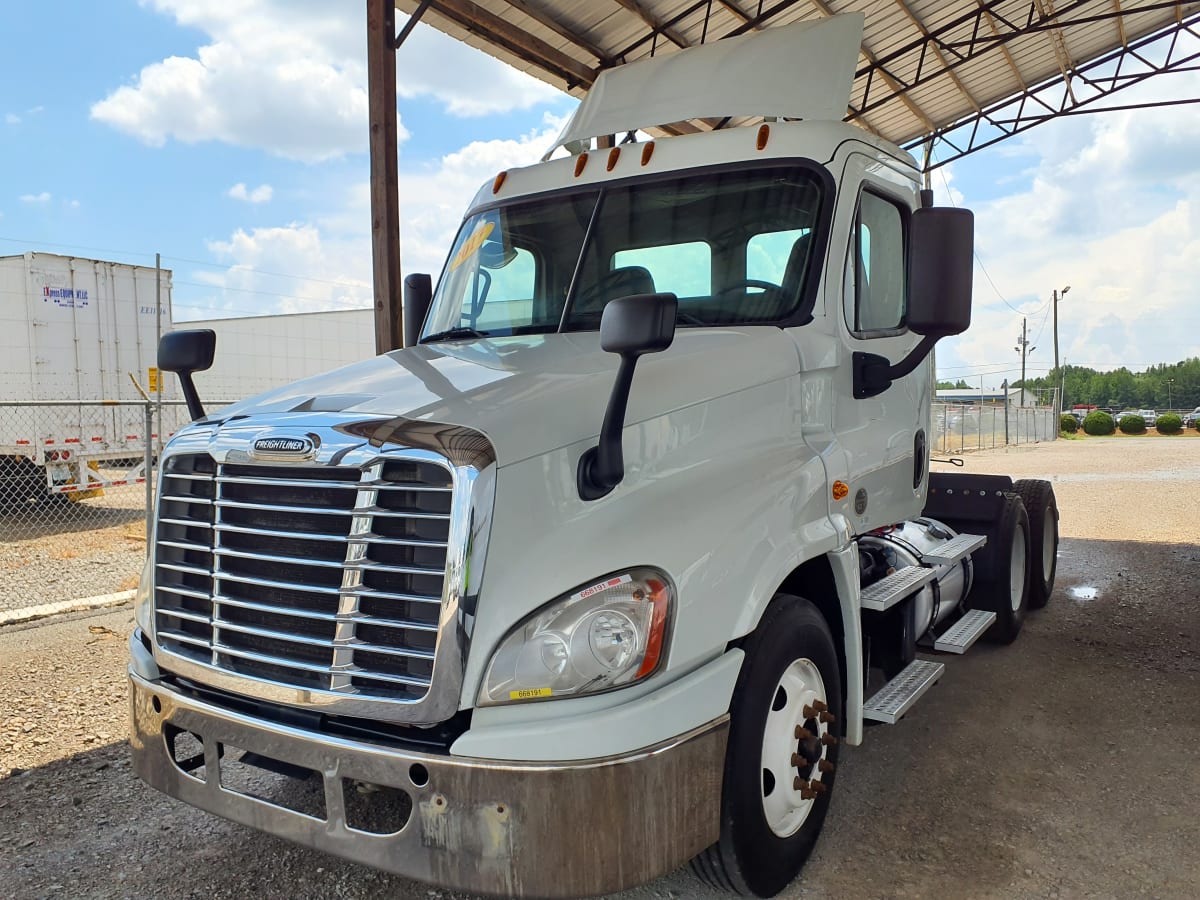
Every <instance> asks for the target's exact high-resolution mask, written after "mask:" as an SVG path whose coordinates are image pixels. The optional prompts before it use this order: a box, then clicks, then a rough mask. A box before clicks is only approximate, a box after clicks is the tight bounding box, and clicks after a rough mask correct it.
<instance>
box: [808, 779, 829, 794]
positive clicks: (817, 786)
mask: <svg viewBox="0 0 1200 900" xmlns="http://www.w3.org/2000/svg"><path fill="white" fill-rule="evenodd" d="M808 787H809V789H810V790H812V791H815V792H816V793H818V794H823V793H825V792H826V791H827V790H829V788H827V787H825V785H824V784H823V783H822V782H820V781H813V782H810V783H809V785H808Z"/></svg>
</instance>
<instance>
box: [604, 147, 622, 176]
mask: <svg viewBox="0 0 1200 900" xmlns="http://www.w3.org/2000/svg"><path fill="white" fill-rule="evenodd" d="M620 158H621V148H620V147H613V148H612V149H611V150H609V151H608V165H607V166H606V167H605V168H606V169H607V170H608V171H609V172H611V171H612V170H613V169H615V168H616V166H617V160H618V159H620Z"/></svg>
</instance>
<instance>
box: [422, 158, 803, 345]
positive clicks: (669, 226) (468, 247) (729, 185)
mask: <svg viewBox="0 0 1200 900" xmlns="http://www.w3.org/2000/svg"><path fill="white" fill-rule="evenodd" d="M821 201H822V191H821V185H820V182H819V181H818V180H817V178H816V176H815V175H813V174H812V173H811V172H809V171H808V170H806V169H803V168H799V167H794V166H789V167H786V168H755V169H751V170H732V169H731V170H728V171H725V172H717V173H713V172H706V173H704V174H700V175H693V176H689V177H684V178H674V179H670V180H656V181H649V182H647V181H642V182H637V183H634V184H628V183H626V184H624V185H620V186H617V187H610V188H605V189H603V190H598V189H592V190H588V191H580V192H575V193H571V194H556V195H554V196H549V197H545V198H542V199H538V200H534V201H527V202H520V203H514V204H512V205H510V206H504V207H500V208H497V209H492V210H488V211H486V212H482V213H479V214H477V215H475V216H472V217H471V218H469V219H468V220H467V221H466V222H464V223H463V227H462V228H461V229H460V231H459V234H458V238H457V240H456V241H455V243H454V247H453V249H452V250H451V252H450V256H449V259H448V261H447V263H446V267H445V269H444V270H443V272H442V277H441V280H440V282H439V283H438V289H437V293H436V294H435V296H434V298H433V305H432V307H431V309H430V314H429V316H428V318H427V320H426V323H425V329H424V332H423V340H430V339H435V340H436V339H450V338H462V337H472V336H476V335H509V334H544V333H548V332H554V331H586V330H595V329H597V328H599V327H600V315H601V313H602V312H603V310H604V306H605V304H607V303H608V302H609V301H610V300H614V299H616V298H617V297H623V296H627V295H629V294H647V293H673V294H675V295H676V296H677V297H678V298H679V314H678V324H679V325H680V326H681V327H688V326H708V325H739V324H766V323H774V322H779V321H782V320H783V319H785V318H787V317H788V316H790V315H791V314H792V313H793V312H795V311H796V309H797V307H798V306H799V305H800V303H801V301H802V297H803V294H804V291H803V288H804V285H805V283H806V281H807V278H808V272H809V269H810V257H811V255H812V248H811V246H810V245H811V237H812V232H813V229H814V228H815V227H816V222H817V216H818V213H819V211H820V208H821Z"/></svg>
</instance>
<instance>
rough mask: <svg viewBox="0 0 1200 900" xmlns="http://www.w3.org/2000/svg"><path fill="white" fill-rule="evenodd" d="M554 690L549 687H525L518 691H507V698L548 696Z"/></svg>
mask: <svg viewBox="0 0 1200 900" xmlns="http://www.w3.org/2000/svg"><path fill="white" fill-rule="evenodd" d="M553 693H554V692H553V691H552V690H550V688H525V689H524V690H520V691H509V692H508V699H509V700H534V699H536V698H538V697H549V696H550V695H551V694H553Z"/></svg>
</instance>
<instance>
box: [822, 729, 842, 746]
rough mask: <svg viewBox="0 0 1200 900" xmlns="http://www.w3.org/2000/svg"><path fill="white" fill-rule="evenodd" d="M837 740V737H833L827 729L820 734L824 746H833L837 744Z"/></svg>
mask: <svg viewBox="0 0 1200 900" xmlns="http://www.w3.org/2000/svg"><path fill="white" fill-rule="evenodd" d="M837 742H838V741H837V738H835V737H834V736H833V735H832V734H830V733H829V732H828V731H827V732H825V733H824V734H823V735H821V743H822V744H824V745H825V746H826V747H833V746H835V745H836V744H837Z"/></svg>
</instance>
